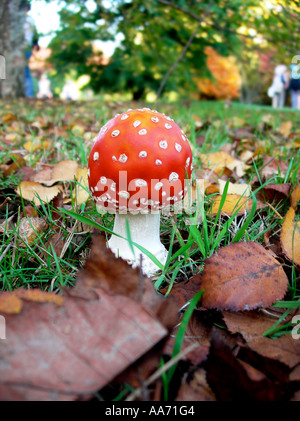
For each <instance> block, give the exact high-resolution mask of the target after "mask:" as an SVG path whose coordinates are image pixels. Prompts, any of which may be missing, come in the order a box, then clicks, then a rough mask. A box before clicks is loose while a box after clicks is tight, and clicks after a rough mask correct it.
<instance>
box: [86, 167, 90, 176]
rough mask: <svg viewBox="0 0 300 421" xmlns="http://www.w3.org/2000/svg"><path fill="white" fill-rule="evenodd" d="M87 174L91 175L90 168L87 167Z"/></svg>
mask: <svg viewBox="0 0 300 421" xmlns="http://www.w3.org/2000/svg"><path fill="white" fill-rule="evenodd" d="M87 175H88V177H89V176H90V175H91V171H90V169H89V168H88V170H87Z"/></svg>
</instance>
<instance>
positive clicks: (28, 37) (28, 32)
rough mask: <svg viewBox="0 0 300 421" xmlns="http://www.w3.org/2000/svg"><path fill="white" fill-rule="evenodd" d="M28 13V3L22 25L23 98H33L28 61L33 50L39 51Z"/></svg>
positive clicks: (33, 26)
mask: <svg viewBox="0 0 300 421" xmlns="http://www.w3.org/2000/svg"><path fill="white" fill-rule="evenodd" d="M29 11H30V3H29V2H28V1H26V2H25V12H26V18H25V23H24V37H25V59H26V66H25V96H26V97H28V98H32V97H33V80H32V76H31V73H30V69H29V65H28V62H29V59H30V57H31V56H32V53H33V51H34V50H35V49H39V45H38V38H37V32H36V28H35V25H34V20H33V18H32V17H31V16H30V15H29V14H28V12H29Z"/></svg>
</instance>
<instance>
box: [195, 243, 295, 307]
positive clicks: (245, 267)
mask: <svg viewBox="0 0 300 421" xmlns="http://www.w3.org/2000/svg"><path fill="white" fill-rule="evenodd" d="M196 277H198V278H199V289H204V293H203V299H202V305H203V307H204V308H216V309H218V310H231V311H240V310H252V309H255V308H259V307H269V306H270V305H271V304H273V303H274V302H275V301H278V300H280V299H282V298H283V297H284V295H285V292H286V290H287V286H288V278H287V276H286V274H285V272H284V270H283V269H282V267H281V265H280V264H279V263H278V262H277V260H276V259H275V258H274V257H273V256H272V255H271V254H270V253H269V252H268V251H267V250H265V248H264V247H263V246H261V245H260V244H258V243H255V242H249V243H246V242H239V243H232V244H230V245H229V246H226V247H223V248H221V249H219V250H218V251H217V252H216V253H215V254H214V255H213V256H211V257H209V258H208V259H206V261H205V268H204V270H203V272H202V273H201V274H199V275H196Z"/></svg>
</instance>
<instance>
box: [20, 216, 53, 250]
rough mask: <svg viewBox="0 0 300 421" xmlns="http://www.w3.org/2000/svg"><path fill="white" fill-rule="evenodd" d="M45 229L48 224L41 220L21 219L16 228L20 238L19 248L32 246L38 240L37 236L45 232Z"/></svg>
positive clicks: (32, 218)
mask: <svg viewBox="0 0 300 421" xmlns="http://www.w3.org/2000/svg"><path fill="white" fill-rule="evenodd" d="M47 227H48V224H47V223H46V222H45V220H44V219H43V218H40V217H29V218H22V219H21V221H20V224H19V227H18V233H19V235H20V237H21V241H20V244H19V246H20V247H26V245H27V244H32V243H33V242H34V241H35V240H36V239H37V238H38V235H39V234H42V233H43V232H45V230H46V229H47Z"/></svg>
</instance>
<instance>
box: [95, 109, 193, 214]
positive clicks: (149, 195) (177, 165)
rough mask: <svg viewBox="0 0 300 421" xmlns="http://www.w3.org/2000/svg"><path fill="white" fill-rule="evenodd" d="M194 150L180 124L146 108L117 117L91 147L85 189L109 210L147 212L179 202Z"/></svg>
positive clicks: (189, 174) (106, 126)
mask: <svg viewBox="0 0 300 421" xmlns="http://www.w3.org/2000/svg"><path fill="white" fill-rule="evenodd" d="M191 165H192V151H191V147H190V145H189V142H188V140H187V138H186V136H185V135H184V133H183V131H182V130H181V129H180V128H179V126H178V125H177V124H176V123H175V122H174V121H173V120H172V119H171V118H170V117H167V116H165V115H164V114H161V113H158V112H157V111H152V110H150V109H148V108H143V109H137V110H128V111H127V112H125V113H123V114H119V115H116V116H115V117H114V118H113V119H111V120H110V121H108V123H106V124H105V125H104V126H103V127H102V128H101V130H100V132H99V134H98V135H97V137H96V140H95V143H94V145H93V147H92V150H91V153H90V157H89V163H88V176H89V188H90V190H91V192H92V195H93V199H94V200H95V202H96V204H97V206H98V207H100V208H103V209H105V210H107V211H108V212H113V213H114V212H116V211H119V212H123V211H124V212H126V211H127V210H129V211H132V212H148V211H149V210H157V209H160V208H162V207H167V206H170V205H172V204H174V203H175V202H177V201H180V200H182V198H183V197H184V195H185V192H186V188H185V179H186V178H190V176H191Z"/></svg>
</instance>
